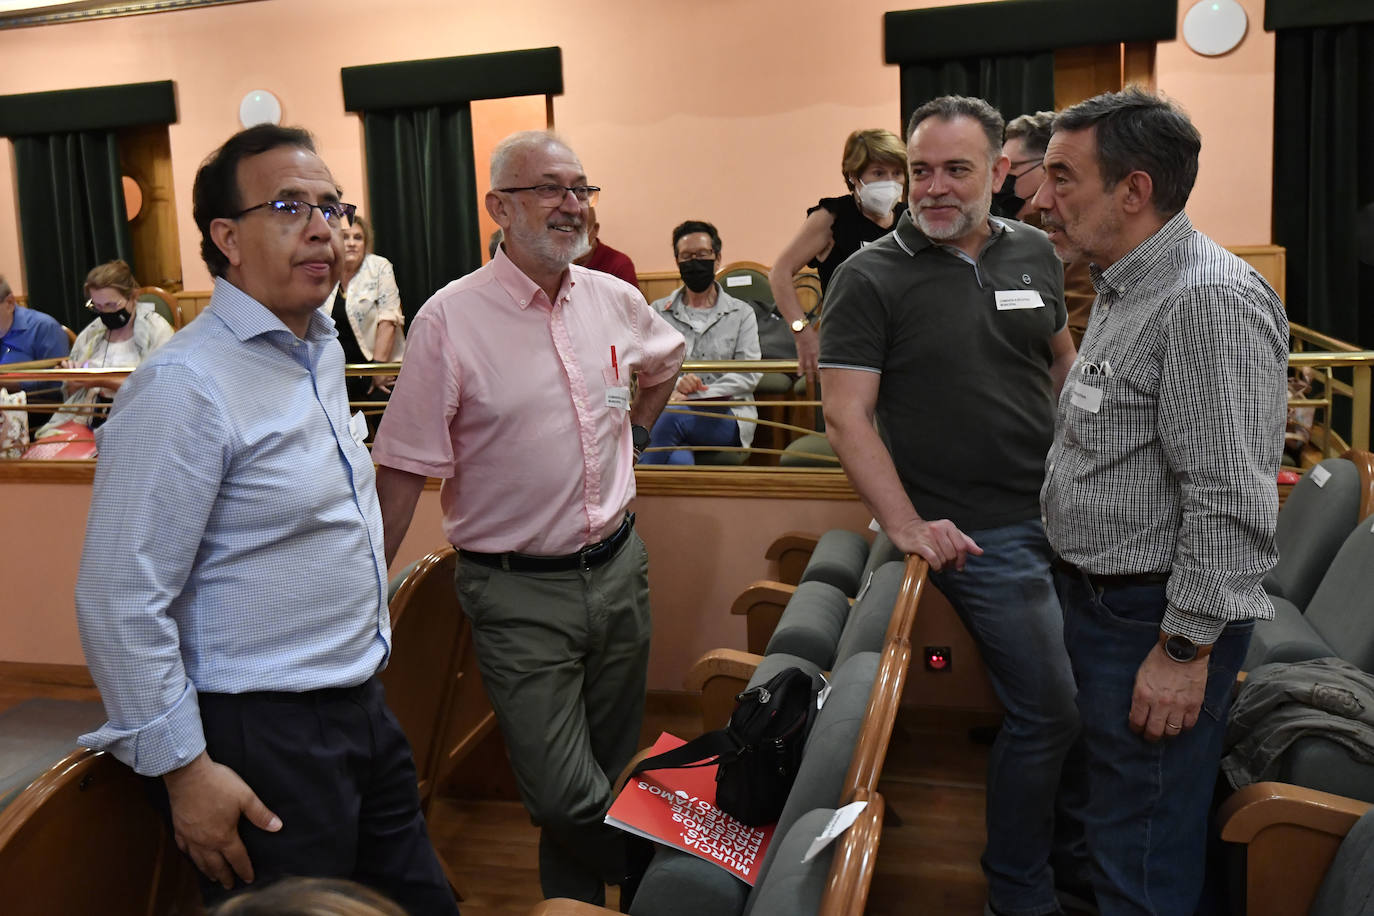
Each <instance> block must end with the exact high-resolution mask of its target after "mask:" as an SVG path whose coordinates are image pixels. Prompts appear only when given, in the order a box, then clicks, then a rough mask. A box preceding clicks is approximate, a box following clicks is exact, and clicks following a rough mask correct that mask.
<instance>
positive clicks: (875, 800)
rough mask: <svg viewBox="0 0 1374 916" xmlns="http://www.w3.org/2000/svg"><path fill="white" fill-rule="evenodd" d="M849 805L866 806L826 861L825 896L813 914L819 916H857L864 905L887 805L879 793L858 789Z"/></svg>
mask: <svg viewBox="0 0 1374 916" xmlns="http://www.w3.org/2000/svg"><path fill="white" fill-rule="evenodd" d="M851 801H863V802H867V803H868V805H867V807H865V808H864V810H863V811H862V812H861V813H860V814H859V816H858V818H856V819H855V821H854V823H853V824H850V825H849V829H848V830H846V831H845V832H844V836H842V837H841V838H840V839H839V841H838V842H839V844H840V845H839V848H838V849H836V850H835V857H834V858H833V859H831V861H830V873H829V875H828V876H827V877H826V881H825V893H824V894H823V895H822V896H821V906H820V909H819V910H818V911H817V912H818V914H819V916H861V914H862V913H863V912H864V906H865V904H866V903H867V902H868V888H869V886H870V885H871V884H872V883H873V871H874V868H875V867H876V865H877V862H878V842H879V841H880V840H881V838H882V834H883V814H884V812H885V811H886V807H887V802H886V800H885V799H884V798H883V796H882V794H881V793H879V792H869V791H865V790H862V789H861V790H858V791H856V792H855V793H854V796H853V798H852V799H851Z"/></svg>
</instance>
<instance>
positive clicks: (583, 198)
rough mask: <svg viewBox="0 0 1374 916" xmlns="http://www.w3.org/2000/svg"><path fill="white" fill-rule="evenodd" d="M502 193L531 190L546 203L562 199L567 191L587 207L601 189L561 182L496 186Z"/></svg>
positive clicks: (592, 203) (594, 203)
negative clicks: (511, 186)
mask: <svg viewBox="0 0 1374 916" xmlns="http://www.w3.org/2000/svg"><path fill="white" fill-rule="evenodd" d="M496 190H498V191H500V192H501V193H502V194H514V193H515V192H516V191H533V192H534V196H535V197H538V198H539V199H540V200H542V201H544V202H546V203H553V202H555V201H562V200H563V198H564V196H565V195H567V193H568V192H569V191H571V192H572V196H573V197H576V198H577V202H578V203H580V204H586V205H587V206H589V207H595V206H596V199H597V198H598V197H599V196H601V189H600V188H598V187H597V186H596V185H590V184H580V185H575V186H573V187H569V186H567V185H562V184H532V185H530V186H529V187H527V188H497V189H496Z"/></svg>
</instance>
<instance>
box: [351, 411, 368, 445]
mask: <svg viewBox="0 0 1374 916" xmlns="http://www.w3.org/2000/svg"><path fill="white" fill-rule="evenodd" d="M348 434H349V435H350V436H352V437H353V441H354V442H356V443H358V444H359V445H362V444H363V443H364V442H365V441H367V418H366V417H364V416H363V412H362V411H361V410H360V411H358V412H357V413H355V414H354V415H353V416H352V417H350V418H349V420H348Z"/></svg>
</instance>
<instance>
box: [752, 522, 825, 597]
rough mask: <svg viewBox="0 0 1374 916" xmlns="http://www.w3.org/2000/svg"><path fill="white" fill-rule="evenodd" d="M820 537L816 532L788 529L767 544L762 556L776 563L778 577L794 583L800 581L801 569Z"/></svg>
mask: <svg viewBox="0 0 1374 916" xmlns="http://www.w3.org/2000/svg"><path fill="white" fill-rule="evenodd" d="M820 539H821V538H820V535H818V534H808V533H806V532H805V531H789V532H787V533H786V534H784V535H782V536H781V537H779V538H778V539H777V540H776V541H774V542H773V543H772V544H769V545H768V549H767V550H765V551H764V552H763V556H764V559H766V560H769V561H772V562H775V563H777V564H778V578H779V579H781V580H782V581H783V582H787V583H790V584H792V585H796V584H797V583H798V582H800V581H801V576H802V571H803V570H805V569H806V564H807V562H808V561H809V560H810V559H811V554H812V553H814V552H815V550H816V544H817V543H818V542H819V541H820Z"/></svg>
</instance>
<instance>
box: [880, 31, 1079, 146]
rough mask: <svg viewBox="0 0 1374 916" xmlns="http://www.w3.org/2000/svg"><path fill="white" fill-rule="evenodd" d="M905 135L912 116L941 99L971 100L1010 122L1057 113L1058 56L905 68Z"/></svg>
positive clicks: (914, 64)
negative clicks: (981, 101)
mask: <svg viewBox="0 0 1374 916" xmlns="http://www.w3.org/2000/svg"><path fill="white" fill-rule="evenodd" d="M901 79H902V131H903V133H905V131H906V124H907V121H908V120H909V119H910V118H911V113H912V112H913V111H915V110H916V109H917V108H919V107H920V106H921V105H923V104H924V103H926V102H928V101H930V100H931V99H933V98H937V97H938V96H942V95H972V96H977V97H978V98H982V99H986V100H987V101H988V102H990V103H992V105H993V106H994V107H996V108H997V110H998V111H1000V112H1001V113H1002V117H1004V118H1006V119H1007V120H1008V121H1010V120H1011V119H1012V118H1015V117H1017V116H1019V115H1023V114H1029V113H1031V112H1036V111H1048V110H1051V109H1053V108H1054V52H1053V51H1043V52H1040V53H1037V54H1004V55H999V56H996V57H970V58H964V59H961V60H935V61H920V62H912V63H903V64H902V76H901Z"/></svg>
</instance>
